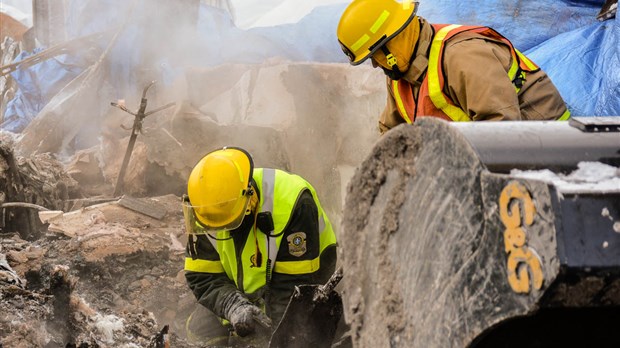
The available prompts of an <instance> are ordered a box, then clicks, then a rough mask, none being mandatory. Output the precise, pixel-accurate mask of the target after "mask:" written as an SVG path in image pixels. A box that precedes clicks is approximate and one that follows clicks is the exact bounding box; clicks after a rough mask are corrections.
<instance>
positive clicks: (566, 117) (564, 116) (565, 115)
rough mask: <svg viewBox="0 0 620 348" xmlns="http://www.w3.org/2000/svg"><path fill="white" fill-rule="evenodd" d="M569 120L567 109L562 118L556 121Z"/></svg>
mask: <svg viewBox="0 0 620 348" xmlns="http://www.w3.org/2000/svg"><path fill="white" fill-rule="evenodd" d="M569 118H570V111H568V109H566V111H564V113H563V114H562V116H560V118H558V121H568V119H569Z"/></svg>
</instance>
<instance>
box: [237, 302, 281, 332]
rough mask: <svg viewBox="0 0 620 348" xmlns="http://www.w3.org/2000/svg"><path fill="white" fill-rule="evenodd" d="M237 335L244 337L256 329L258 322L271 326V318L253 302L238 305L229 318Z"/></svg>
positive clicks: (264, 325) (267, 326)
mask: <svg viewBox="0 0 620 348" xmlns="http://www.w3.org/2000/svg"><path fill="white" fill-rule="evenodd" d="M228 320H229V321H230V323H231V324H232V326H233V328H234V329H235V332H236V333H237V335H239V336H241V337H244V336H247V335H250V334H252V333H254V332H255V331H256V323H259V324H260V325H262V326H263V327H265V328H269V327H271V319H269V317H268V316H267V315H266V314H265V313H263V311H261V310H260V308H258V307H256V306H255V305H253V304H251V303H242V304H240V305H239V306H236V307H235V308H234V309H233V310H232V311H231V313H230V316H229V318H228Z"/></svg>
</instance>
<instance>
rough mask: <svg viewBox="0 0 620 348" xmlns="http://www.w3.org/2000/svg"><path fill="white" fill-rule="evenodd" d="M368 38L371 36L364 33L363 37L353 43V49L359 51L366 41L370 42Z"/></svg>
mask: <svg viewBox="0 0 620 348" xmlns="http://www.w3.org/2000/svg"><path fill="white" fill-rule="evenodd" d="M368 40H370V36H368V34H364V35H362V37H360V38H359V40H357V41H355V43H354V44H353V46H351V50H352V51H353V52H357V51H359V49H360V48H361V47H362V46H363V45H364V44H365V43H366V42H368Z"/></svg>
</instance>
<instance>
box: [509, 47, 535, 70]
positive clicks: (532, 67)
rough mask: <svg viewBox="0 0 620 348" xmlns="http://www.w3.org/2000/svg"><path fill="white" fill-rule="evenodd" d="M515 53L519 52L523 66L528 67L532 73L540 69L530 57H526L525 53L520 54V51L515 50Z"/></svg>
mask: <svg viewBox="0 0 620 348" xmlns="http://www.w3.org/2000/svg"><path fill="white" fill-rule="evenodd" d="M515 52H517V55H518V56H519V59H520V60H521V62H522V63H523V64H525V66H527V67H528V69H530V70H532V71H535V70H538V69H540V68H539V67H538V65H536V64H534V62H532V61H531V60H530V59H529V58H528V57H526V56H525V55H524V54H523V53H521V52H519V50H518V49H516V48H515Z"/></svg>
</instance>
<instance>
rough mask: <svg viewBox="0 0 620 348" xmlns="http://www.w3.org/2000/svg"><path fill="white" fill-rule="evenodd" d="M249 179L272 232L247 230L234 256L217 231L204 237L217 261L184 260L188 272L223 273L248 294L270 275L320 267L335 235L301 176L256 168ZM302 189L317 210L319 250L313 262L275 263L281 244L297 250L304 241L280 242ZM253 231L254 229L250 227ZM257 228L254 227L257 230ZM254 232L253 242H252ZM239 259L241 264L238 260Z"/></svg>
mask: <svg viewBox="0 0 620 348" xmlns="http://www.w3.org/2000/svg"><path fill="white" fill-rule="evenodd" d="M253 179H254V181H255V182H256V184H257V186H258V191H259V192H260V201H259V211H258V212H259V213H262V212H270V213H271V216H272V218H273V231H250V233H249V234H248V239H247V242H246V243H245V246H244V247H243V250H241V254H240V255H237V252H236V251H235V245H234V241H233V240H232V238H231V236H230V232H229V231H220V232H218V233H217V235H215V236H211V235H209V236H208V239H209V242H211V244H212V245H213V247H214V248H215V250H216V251H217V253H218V254H219V260H203V259H200V258H195V259H194V258H192V257H191V256H188V257H186V259H185V270H186V271H190V272H206V273H226V275H227V276H228V278H229V279H231V280H233V281H234V282H235V285H236V286H237V288H238V289H240V290H243V292H244V293H246V294H252V293H255V292H257V291H258V290H260V289H261V288H263V287H264V286H265V285H266V284H267V283H268V282H269V281H270V279H271V274H272V273H282V274H292V275H295V274H309V273H314V272H316V271H318V270H319V268H320V266H321V265H320V257H321V254H322V253H323V251H324V250H325V249H326V248H328V247H330V246H335V245H336V235H335V233H334V230H333V228H332V225H331V223H330V221H329V219H328V217H327V215H326V214H325V212H324V211H323V208H322V207H321V204H320V202H319V200H318V198H317V194H316V191H315V190H314V188H313V187H312V185H310V183H308V182H307V181H306V180H304V179H303V178H302V177H300V176H298V175H295V174H290V173H287V172H285V171H282V170H278V169H267V168H256V169H255V170H254V174H253ZM305 190H309V191H310V193H311V194H312V197H313V199H314V202H315V204H316V206H317V210H318V220H319V221H318V226H319V231H318V232H319V240H320V250H319V255H318V256H317V257H315V258H313V259H310V260H308V259H304V258H300V260H298V261H278V260H277V259H276V256H277V254H278V251H279V249H280V246H281V244H282V243H295V242H299V243H300V247H303V246H302V243H304V242H305V241H304V240H302V239H303V238H301V237H303V234H301V235H300V236H301V237H300V238H299V240H298V241H297V240H296V241H288V240H283V236H284V230H285V228H286V227H287V225H288V223H289V221H290V220H291V216H292V213H293V210H294V208H295V204H296V203H297V200H298V198H299V196H300V195H301V194H302V192H304V191H305ZM253 228H254V227H253ZM257 229H258V228H257ZM254 232H256V234H255V235H256V238H257V243H255V242H254ZM256 246H258V248H260V253H261V255H262V262H260V265H259V266H258V267H257V266H255V265H256V263H254V265H253V262H252V260H253V259H254V260H255V258H256V256H255V255H256ZM240 260H241V265H239V261H240Z"/></svg>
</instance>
